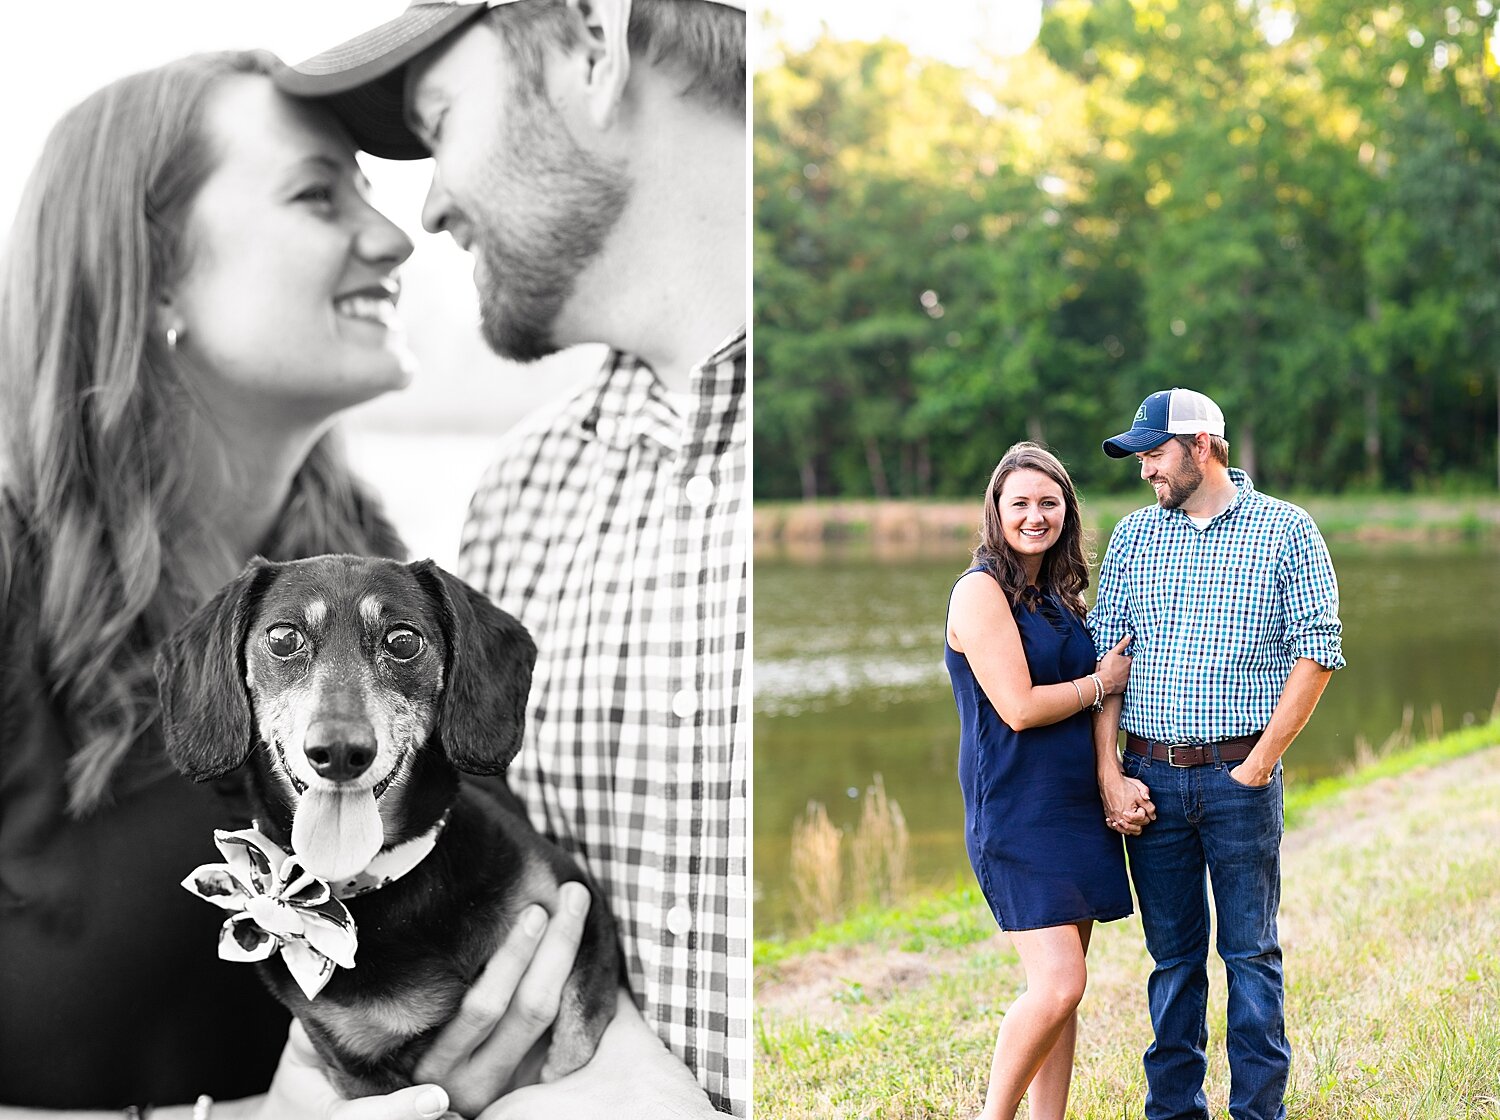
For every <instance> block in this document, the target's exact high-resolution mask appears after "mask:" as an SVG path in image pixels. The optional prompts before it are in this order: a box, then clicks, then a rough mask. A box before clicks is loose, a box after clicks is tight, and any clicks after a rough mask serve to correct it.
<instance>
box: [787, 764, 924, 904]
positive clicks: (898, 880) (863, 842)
mask: <svg viewBox="0 0 1500 1120" xmlns="http://www.w3.org/2000/svg"><path fill="white" fill-rule="evenodd" d="M910 855H911V833H910V831H909V830H908V829H907V827H906V816H905V815H904V814H903V813H902V812H901V806H900V804H898V803H897V802H895V801H893V800H892V799H891V798H890V796H889V794H887V793H886V789H885V779H884V778H883V777H882V776H881V775H880V774H876V775H875V778H874V780H873V781H872V782H871V784H870V785H869V786H867V787H866V788H865V792H864V796H863V797H862V798H861V803H860V812H859V824H858V825H857V826H856V827H855V829H854V832H853V834H852V835H851V836H850V837H849V844H848V850H847V852H846V851H845V845H844V831H843V830H842V829H840V828H838V827H837V826H835V825H834V824H833V822H832V821H831V820H830V819H829V816H828V809H827V807H826V806H824V805H823V804H822V803H821V802H818V801H809V802H808V803H807V811H806V812H805V813H803V815H802V816H801V817H800V818H799V819H798V820H796V821H795V822H793V824H792V873H791V878H792V897H793V906H794V909H795V917H796V920H797V922H798V923H799V924H801V925H803V926H806V927H813V926H816V925H822V924H827V923H829V922H833V921H836V920H837V919H838V918H839V917H841V916H842V915H843V914H845V913H846V912H847V911H848V910H849V909H850V908H851V907H856V906H866V905H889V904H891V903H892V902H893V901H895V900H897V899H899V898H902V897H904V896H905V894H906V892H907V891H908V890H909V889H910V886H911V882H910V866H909V865H910ZM846 865H847V867H848V870H849V875H848V876H847V879H846V877H845V874H844V871H845V867H846ZM846 882H847V884H848V887H847V889H846V888H845V883H846Z"/></svg>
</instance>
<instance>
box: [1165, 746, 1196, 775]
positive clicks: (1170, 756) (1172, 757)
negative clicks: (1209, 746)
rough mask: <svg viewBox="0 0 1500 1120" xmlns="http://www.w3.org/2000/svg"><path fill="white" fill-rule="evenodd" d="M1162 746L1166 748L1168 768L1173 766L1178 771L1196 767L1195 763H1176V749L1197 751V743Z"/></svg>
mask: <svg viewBox="0 0 1500 1120" xmlns="http://www.w3.org/2000/svg"><path fill="white" fill-rule="evenodd" d="M1164 746H1165V747H1166V748H1167V765H1168V766H1175V767H1177V768H1178V769H1179V770H1187V769H1189V768H1190V767H1193V766H1196V765H1197V763H1195V762H1178V761H1177V748H1178V747H1182V748H1183V749H1184V750H1186V749H1189V748H1192V749H1197V747H1198V744H1197V743H1166V744H1164Z"/></svg>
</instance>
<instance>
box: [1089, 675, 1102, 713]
mask: <svg viewBox="0 0 1500 1120" xmlns="http://www.w3.org/2000/svg"><path fill="white" fill-rule="evenodd" d="M1089 680H1091V681H1093V682H1094V711H1096V712H1102V711H1104V682H1103V681H1101V680H1100V679H1099V674H1098V673H1090V674H1089Z"/></svg>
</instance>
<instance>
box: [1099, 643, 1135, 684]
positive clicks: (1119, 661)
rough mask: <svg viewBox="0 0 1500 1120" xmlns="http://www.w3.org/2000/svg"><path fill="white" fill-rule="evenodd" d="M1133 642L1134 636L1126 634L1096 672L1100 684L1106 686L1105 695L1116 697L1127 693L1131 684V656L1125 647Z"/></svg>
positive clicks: (1110, 650)
mask: <svg viewBox="0 0 1500 1120" xmlns="http://www.w3.org/2000/svg"><path fill="white" fill-rule="evenodd" d="M1132 640H1133V635H1130V634H1126V635H1125V636H1124V637H1123V638H1121V639H1120V640H1119V641H1118V642H1116V643H1115V644H1114V645H1113V646H1111V647H1110V649H1109V652H1108V653H1106V654H1105V655H1104V659H1103V660H1102V661H1100V662H1099V665H1098V668H1096V669H1095V670H1094V672H1095V673H1097V674H1098V675H1099V683H1100V684H1102V685H1103V686H1104V695H1106V696H1114V695H1116V694H1117V693H1121V692H1124V691H1125V686H1126V685H1127V684H1129V683H1130V656H1131V655H1130V654H1128V653H1126V652H1125V647H1126V646H1128V645H1129V644H1130V643H1131V641H1132Z"/></svg>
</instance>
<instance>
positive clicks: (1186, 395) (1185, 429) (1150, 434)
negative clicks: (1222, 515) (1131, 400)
mask: <svg viewBox="0 0 1500 1120" xmlns="http://www.w3.org/2000/svg"><path fill="white" fill-rule="evenodd" d="M1199 432H1207V433H1208V434H1209V435H1211V436H1222V435H1223V434H1224V414H1223V413H1222V412H1220V411H1219V406H1218V405H1216V404H1214V402H1213V401H1212V400H1210V399H1209V398H1208V397H1205V396H1204V395H1203V394H1202V393H1198V392H1194V391H1193V390H1192V389H1163V390H1162V391H1161V392H1160V393H1152V394H1151V395H1150V396H1149V397H1147V398H1146V399H1145V400H1143V401H1142V402H1141V407H1140V408H1138V409H1136V410H1135V422H1134V423H1133V424H1131V425H1130V431H1128V432H1121V433H1120V434H1119V435H1117V436H1114V437H1112V438H1111V439H1107V440H1105V441H1104V453H1105V454H1106V455H1108V456H1109V457H1110V458H1111V459H1123V458H1125V456H1127V455H1135V454H1137V453H1138V452H1141V451H1150V450H1151V449H1152V448H1153V447H1160V446H1161V445H1162V444H1164V443H1166V442H1167V440H1169V439H1171V438H1172V437H1173V436H1194V435H1197V434H1198V433H1199Z"/></svg>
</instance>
